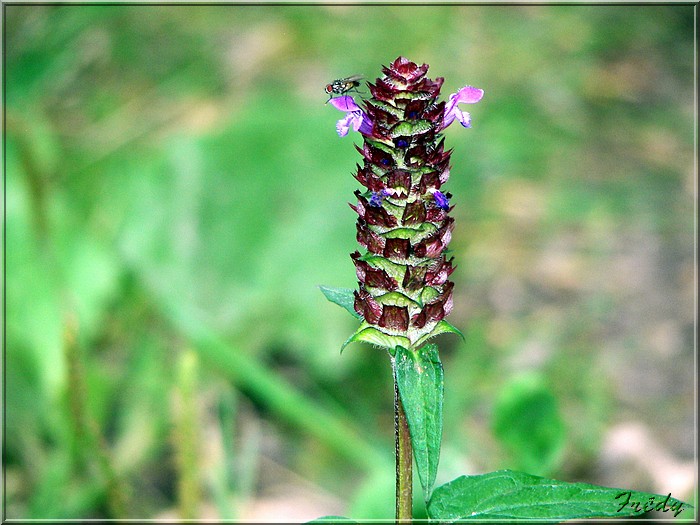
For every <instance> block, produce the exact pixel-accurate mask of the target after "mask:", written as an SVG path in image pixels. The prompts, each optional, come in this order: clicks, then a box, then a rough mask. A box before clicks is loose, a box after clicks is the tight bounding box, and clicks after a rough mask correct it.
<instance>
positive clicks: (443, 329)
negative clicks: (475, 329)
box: [414, 319, 464, 347]
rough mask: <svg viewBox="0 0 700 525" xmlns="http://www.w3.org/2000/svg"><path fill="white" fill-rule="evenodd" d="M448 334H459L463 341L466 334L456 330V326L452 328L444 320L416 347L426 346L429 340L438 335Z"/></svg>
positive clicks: (422, 338)
mask: <svg viewBox="0 0 700 525" xmlns="http://www.w3.org/2000/svg"><path fill="white" fill-rule="evenodd" d="M447 332H450V333H453V334H457V335H458V336H460V337H461V338H462V339H464V334H463V333H462V332H460V331H459V329H458V328H455V327H454V326H452V325H451V324H450V323H448V322H447V321H445V320H444V319H443V320H442V321H440V322H439V323H438V324H436V325H435V327H434V328H433V329H432V330H431V331H430V332H429V333H427V334H425V335H424V336H423V337H421V338H420V339H419V340H418V341H416V343H415V345H414V346H415V347H418V346H420V345H422V344H424V343H425V342H426V341H427V340H428V339H431V338H433V337H435V336H436V335H440V334H444V333H447Z"/></svg>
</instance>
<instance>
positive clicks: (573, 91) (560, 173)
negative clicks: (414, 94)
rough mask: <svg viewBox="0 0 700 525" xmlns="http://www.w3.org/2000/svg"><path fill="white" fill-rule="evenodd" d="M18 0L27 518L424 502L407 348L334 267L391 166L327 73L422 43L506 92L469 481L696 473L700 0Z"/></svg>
mask: <svg viewBox="0 0 700 525" xmlns="http://www.w3.org/2000/svg"><path fill="white" fill-rule="evenodd" d="M3 8H4V16H5V21H4V23H5V30H6V33H5V49H4V53H5V75H6V76H5V82H6V85H5V88H6V89H5V95H6V106H5V111H6V113H5V117H6V135H5V146H6V151H5V153H6V156H5V177H6V178H5V185H6V186H5V190H6V194H5V196H6V208H5V214H6V216H5V218H6V223H5V225H6V230H5V234H6V238H5V242H6V265H7V266H6V294H7V295H6V312H5V315H6V334H5V336H6V349H5V396H6V397H5V424H6V426H5V435H4V437H5V442H4V446H5V448H4V457H3V460H4V464H5V474H6V478H5V484H6V485H5V488H6V508H5V511H4V512H5V516H6V517H7V518H45V519H55V518H105V517H107V518H125V517H126V518H197V519H201V518H211V519H222V518H227V519H243V520H263V521H304V520H310V519H313V518H315V517H317V516H320V515H324V514H342V515H349V516H352V517H355V518H373V517H374V518H376V517H392V515H393V514H392V513H393V501H392V498H393V491H394V487H393V414H392V410H393V406H392V395H393V394H392V393H393V388H392V384H391V370H390V366H389V361H388V358H387V356H386V354H385V353H384V352H383V351H380V350H376V349H373V348H371V347H369V346H364V345H352V346H350V347H348V348H347V349H346V351H345V352H344V353H343V355H342V356H341V355H339V348H340V345H341V344H342V343H343V341H345V339H346V338H347V337H348V336H349V335H350V333H351V332H352V331H353V330H354V329H355V327H356V325H357V323H356V321H355V320H354V319H352V318H351V317H350V316H349V315H347V313H346V312H344V311H343V310H341V309H340V308H337V307H336V306H334V305H332V304H330V303H327V302H326V301H325V300H324V298H323V296H322V294H321V293H320V291H319V289H318V285H320V284H326V285H331V286H344V287H350V288H352V287H354V286H355V285H356V282H355V276H354V267H353V265H352V262H351V260H350V257H349V253H350V252H351V251H353V250H355V249H356V241H355V218H356V216H355V214H354V213H353V211H352V210H351V209H350V208H349V207H348V205H347V203H348V202H352V201H353V196H352V192H353V191H354V189H356V188H357V187H358V183H357V182H356V181H355V180H354V179H353V177H352V172H353V169H354V166H355V163H356V162H359V160H360V157H359V156H358V154H357V152H356V151H355V150H354V148H353V146H352V144H353V141H354V142H355V143H359V142H360V137H359V135H357V134H351V135H350V136H348V137H345V138H343V139H340V138H338V136H337V135H336V133H335V122H336V120H337V119H338V118H340V117H341V116H342V115H341V114H340V113H339V112H338V111H336V110H335V109H334V108H332V107H331V106H330V105H324V102H325V100H326V98H327V97H326V96H325V95H324V92H323V88H324V86H325V84H326V83H328V82H329V81H331V80H333V79H335V78H339V77H345V76H349V75H353V74H363V75H365V76H366V77H367V78H368V79H370V80H373V79H374V78H376V77H377V76H379V75H380V70H381V65H383V64H388V63H389V62H391V61H392V60H393V59H395V58H396V57H397V56H399V55H404V56H406V57H408V58H410V59H411V60H413V61H416V62H418V63H423V62H426V63H428V64H430V72H429V76H431V77H432V78H434V77H437V76H443V77H445V79H446V80H445V85H444V88H443V97H447V96H448V95H449V93H451V92H454V91H456V90H457V89H458V88H459V87H461V86H463V85H465V84H471V85H475V86H477V87H480V88H483V89H484V90H485V93H486V94H485V96H484V99H483V100H482V102H480V103H479V104H476V105H474V106H470V107H469V108H465V109H468V110H469V111H471V113H472V118H473V128H472V129H469V130H465V129H462V128H460V127H459V126H457V125H454V126H452V127H451V128H450V129H448V130H447V131H446V133H445V135H446V143H447V146H448V147H451V148H454V153H453V156H452V164H453V168H452V172H451V179H450V182H449V184H448V187H447V188H448V189H449V191H451V192H452V193H453V195H454V198H453V203H454V204H455V205H456V207H455V209H454V212H453V213H454V216H455V219H456V229H455V232H454V236H453V239H452V243H451V249H452V250H453V254H454V256H455V260H456V262H457V265H458V267H457V269H456V271H455V273H454V274H453V276H452V278H453V280H454V281H455V283H456V286H455V300H454V302H455V309H454V312H453V313H452V315H451V317H450V321H451V322H452V324H454V325H455V326H457V327H459V328H460V329H461V330H462V331H463V332H464V333H465V335H466V340H465V341H461V340H459V338H457V337H456V336H452V335H445V336H440V337H439V338H438V339H436V341H437V342H438V344H439V346H440V348H441V356H442V360H443V364H444V367H445V378H446V379H445V380H446V394H445V395H446V397H445V429H444V440H443V452H442V458H441V464H440V470H439V474H438V483H443V482H446V481H449V480H451V479H453V478H454V477H456V476H458V475H461V474H476V473H483V472H488V471H492V470H496V469H499V468H516V469H522V470H527V471H529V472H531V473H535V474H541V475H547V476H552V477H558V478H561V479H565V480H568V481H587V482H591V483H598V484H605V485H609V486H615V487H629V488H634V489H637V490H650V491H655V492H660V493H663V494H666V493H668V492H672V493H673V496H674V497H677V498H682V499H692V498H693V494H694V490H695V485H694V483H695V478H694V467H695V458H694V443H695V432H694V429H695V420H694V401H695V397H694V396H695V393H694V387H695V379H694V347H693V344H694V338H693V333H694V314H693V307H694V293H695V286H694V283H695V276H696V275H695V266H694V260H693V253H694V252H693V246H694V203H695V189H696V187H695V184H696V183H695V173H694V164H693V145H694V144H693V129H694V128H693V117H694V105H693V102H694V91H693V73H694V70H693V60H694V57H693V44H694V37H693V27H694V7H693V6H692V5H685V6H684V5H665V6H663V5H661V6H652V5H637V6H596V5H568V6H566V5H563V6H562V5H560V6H551V5H549V6H547V5H541V6H536V5H529V6H513V5H510V6H495V5H492V6H483V5H481V6H477V5H470V6H432V7H429V6H406V5H403V6H369V5H365V6H357V5H356V6H350V5H346V6H342V5H326V6H320V5H316V6H310V5H307V6H265V5H258V6H173V5H170V6H165V5H163V6H135V5H132V6H97V5H93V6H85V5H73V6H19V5H7V4H5V5H4V6H3ZM365 91H366V89H365ZM415 499H416V500H420V499H421V496H420V491H419V489H418V490H417V491H416V497H415ZM417 505H418V504H417ZM416 512H417V513H418V514H420V513H421V512H422V509H421V508H420V505H418V507H417V509H416ZM686 517H687V516H686Z"/></svg>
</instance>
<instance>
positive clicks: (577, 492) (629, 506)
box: [428, 470, 692, 523]
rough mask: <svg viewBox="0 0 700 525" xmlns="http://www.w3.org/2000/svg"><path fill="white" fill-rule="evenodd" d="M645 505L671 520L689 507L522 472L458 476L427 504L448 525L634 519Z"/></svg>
mask: <svg viewBox="0 0 700 525" xmlns="http://www.w3.org/2000/svg"><path fill="white" fill-rule="evenodd" d="M652 498H653V499H652ZM635 503H637V505H635ZM645 504H646V505H647V509H646V510H647V511H648V510H652V509H653V510H659V511H660V512H669V511H670V512H671V514H672V515H673V514H675V515H678V514H680V512H683V511H684V510H686V509H689V508H692V506H691V505H688V504H687V503H683V502H680V501H678V500H677V499H675V498H672V497H671V496H670V495H668V497H667V496H663V495H658V494H650V493H646V492H636V491H630V490H625V489H616V488H610V487H600V486H597V485H590V484H588V483H567V482H565V481H557V480H554V479H547V478H542V477H539V476H533V475H531V474H526V473H524V472H516V471H512V470H499V471H497V472H490V473H488V474H482V475H478V476H461V477H459V478H457V479H455V480H453V481H451V482H449V483H446V484H445V485H442V486H440V487H438V488H437V489H435V492H434V493H433V497H432V499H431V500H430V503H429V505H428V515H429V516H430V517H431V518H432V519H436V520H440V521H441V522H447V523H450V522H453V521H456V520H481V519H492V520H512V519H524V518H529V519H537V520H539V521H548V522H559V521H563V520H571V519H580V518H602V517H616V518H622V517H625V516H633V515H638V514H641V513H643V512H644V506H645Z"/></svg>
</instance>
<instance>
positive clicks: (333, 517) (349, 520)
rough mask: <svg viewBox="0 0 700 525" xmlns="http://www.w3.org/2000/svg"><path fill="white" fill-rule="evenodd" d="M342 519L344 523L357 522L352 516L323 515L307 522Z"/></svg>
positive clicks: (327, 521)
mask: <svg viewBox="0 0 700 525" xmlns="http://www.w3.org/2000/svg"><path fill="white" fill-rule="evenodd" d="M339 521H342V522H343V523H357V522H356V521H353V520H351V519H350V518H343V517H342V516H323V517H322V518H316V519H315V520H311V521H307V522H306V523H337V522H339Z"/></svg>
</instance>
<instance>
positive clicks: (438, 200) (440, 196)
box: [433, 190, 450, 210]
mask: <svg viewBox="0 0 700 525" xmlns="http://www.w3.org/2000/svg"><path fill="white" fill-rule="evenodd" d="M433 198H434V199H435V204H436V205H437V207H438V208H441V209H443V210H447V209H448V208H449V207H450V200H449V199H448V198H447V196H446V195H445V194H444V193H442V192H441V191H438V190H435V191H434V192H433Z"/></svg>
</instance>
